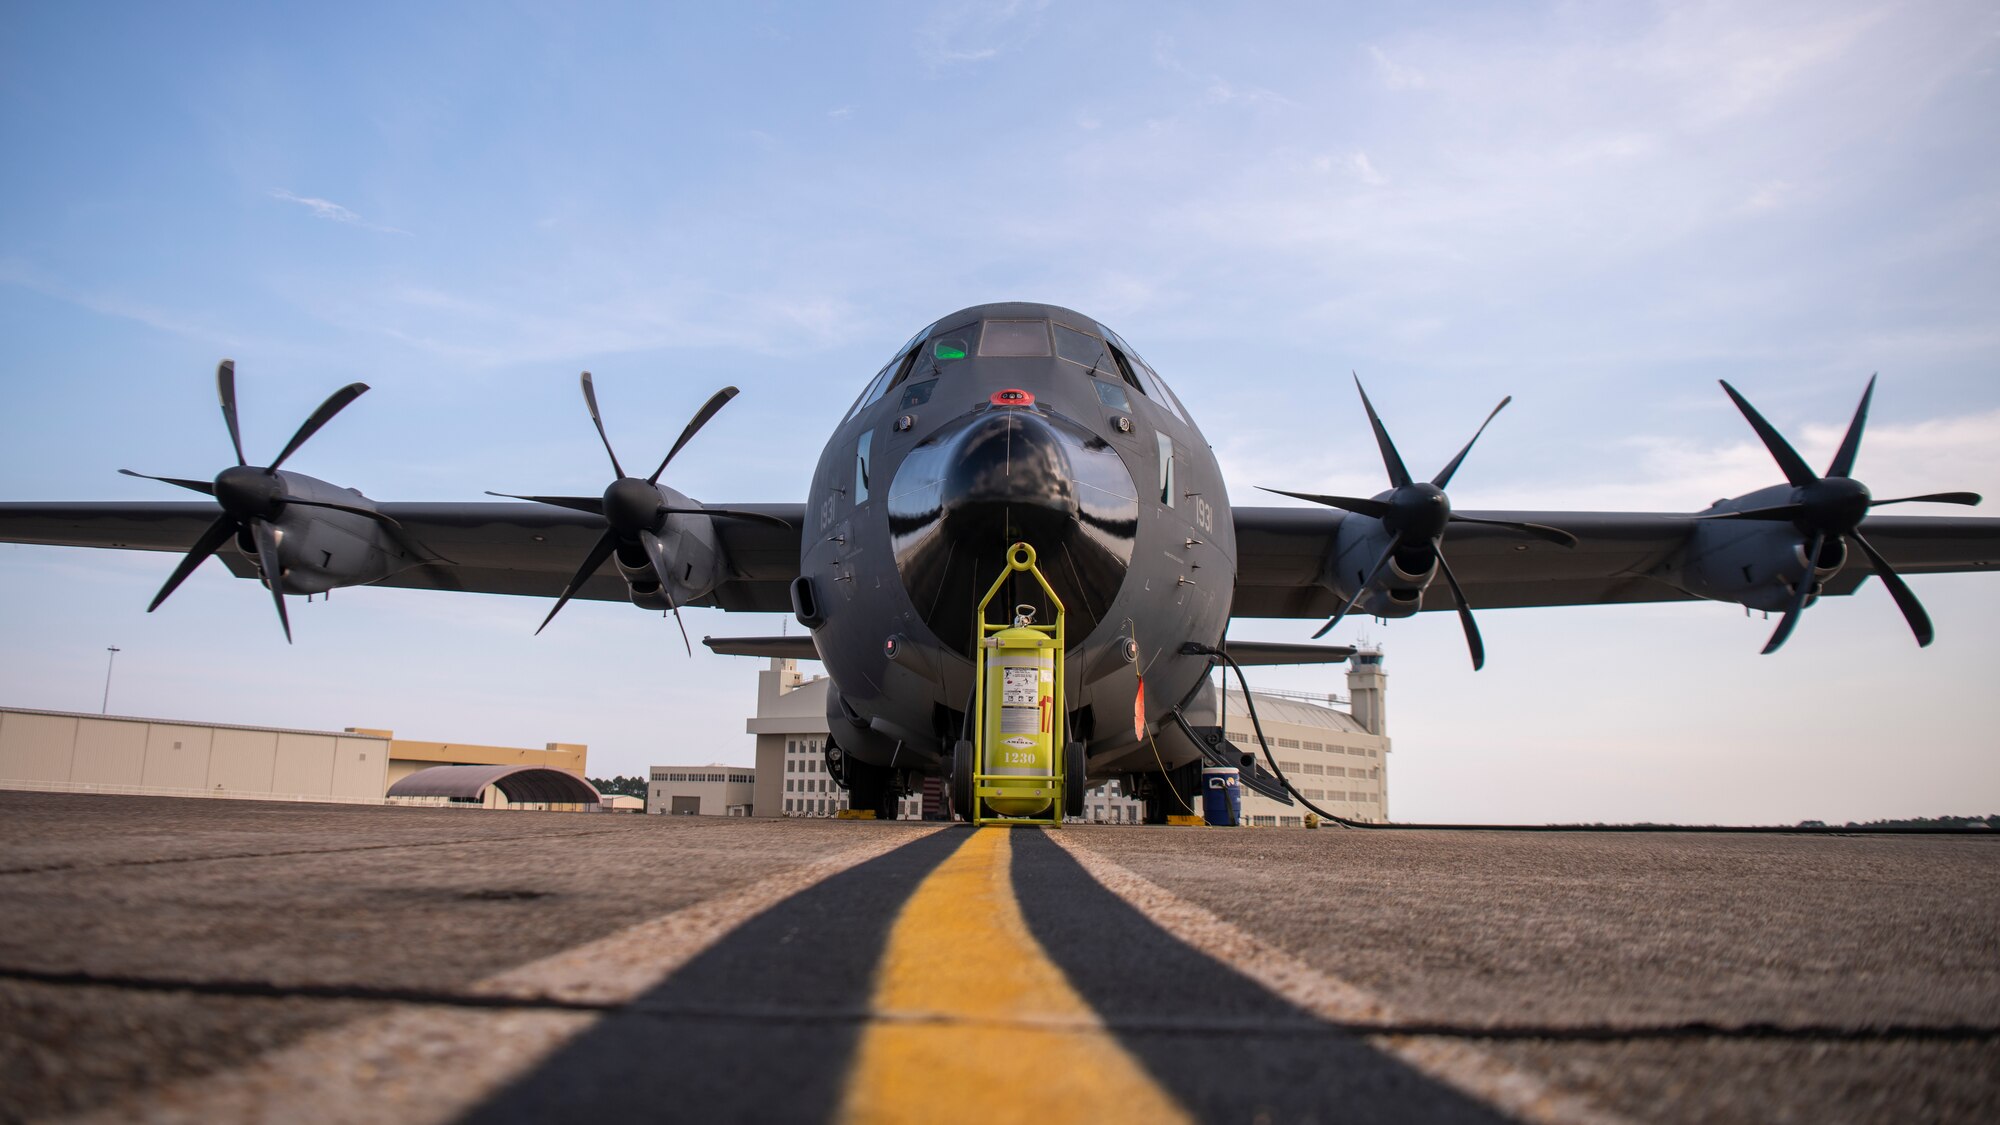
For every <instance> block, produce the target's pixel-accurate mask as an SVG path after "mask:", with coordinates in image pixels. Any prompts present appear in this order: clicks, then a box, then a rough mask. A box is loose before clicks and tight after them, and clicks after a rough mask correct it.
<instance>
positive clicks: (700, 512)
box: [660, 508, 792, 529]
mask: <svg viewBox="0 0 2000 1125" xmlns="http://www.w3.org/2000/svg"><path fill="white" fill-rule="evenodd" d="M660 511H661V512H663V513H665V514H667V515H670V516H722V517H725V518H728V519H732V520H756V521H757V522H758V523H768V524H775V525H777V526H779V527H783V528H788V529H789V528H790V527H791V526H792V525H791V523H790V522H789V521H787V520H782V519H779V518H778V517H777V516H773V515H767V514H765V513H763V512H745V511H741V510H739V509H736V508H661V509H660Z"/></svg>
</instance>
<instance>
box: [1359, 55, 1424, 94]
mask: <svg viewBox="0 0 2000 1125" xmlns="http://www.w3.org/2000/svg"><path fill="white" fill-rule="evenodd" d="M1368 57H1369V59H1370V60H1372V61H1373V62H1374V63H1375V74H1376V77H1378V78H1380V79H1381V80H1382V85H1384V86H1387V87H1388V88H1389V89H1391V90H1421V89H1423V88H1424V87H1425V86H1428V85H1430V83H1429V81H1427V80H1426V79H1425V78H1424V74H1423V71H1420V70H1417V69H1416V68H1415V67H1409V66H1404V65H1403V64H1402V63H1399V62H1397V61H1396V60H1395V59H1392V58H1390V57H1389V55H1388V52H1386V51H1384V50H1382V48H1380V47H1377V46H1372V45H1371V46H1370V47H1369V48H1368Z"/></svg>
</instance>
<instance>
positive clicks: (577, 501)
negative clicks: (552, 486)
mask: <svg viewBox="0 0 2000 1125" xmlns="http://www.w3.org/2000/svg"><path fill="white" fill-rule="evenodd" d="M486 495H488V496H500V497H504V498H506V499H508V500H526V501H528V502H529V503H532V504H550V505H553V506H555V507H558V508H568V509H569V510H570V511H573V512H588V513H590V514H591V515H593V516H601V515H603V514H604V498H603V497H602V496H516V495H514V494H513V493H511V492H494V491H493V490H491V489H488V490H487V492H486Z"/></svg>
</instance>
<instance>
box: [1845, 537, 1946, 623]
mask: <svg viewBox="0 0 2000 1125" xmlns="http://www.w3.org/2000/svg"><path fill="white" fill-rule="evenodd" d="M1849 538H1851V539H1853V540H1854V542H1855V544H1856V545H1857V546H1859V547H1860V548H1861V553H1862V554H1864V555H1867V556H1868V564H1869V565H1870V566H1872V567H1874V568H1875V573H1876V574H1877V575H1878V576H1879V577H1880V578H1881V579H1882V585H1884V586H1887V587H1888V588H1889V596H1891V597H1893V598H1895V599H1896V608H1897V609H1900V610H1902V611H1903V620H1905V621H1907V622H1909V623H1910V632H1912V633H1915V634H1916V635H1917V647H1918V648H1923V647H1925V646H1926V645H1929V644H1930V643H1931V641H1932V640H1933V639H1935V636H1936V635H1935V634H1934V633H1933V632H1932V631H1931V615H1930V614H1928V613H1925V612H1924V604H1923V603H1922V602H1920V601H1918V600H1917V595H1915V594H1913V593H1911V592H1910V588H1909V586H1907V585H1905V584H1904V582H1903V576H1902V575H1900V574H1897V573H1896V568H1895V567H1892V566H1890V565H1889V560H1888V559H1885V558H1883V557H1882V552H1880V551H1878V550H1876V549H1875V546H1874V544H1872V543H1870V542H1868V540H1866V539H1864V538H1862V537H1861V534H1860V533H1859V532H1856V533H1855V534H1853V535H1851V536H1849Z"/></svg>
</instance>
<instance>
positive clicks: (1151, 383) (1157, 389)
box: [1132, 356, 1188, 425]
mask: <svg viewBox="0 0 2000 1125" xmlns="http://www.w3.org/2000/svg"><path fill="white" fill-rule="evenodd" d="M1132 358H1133V360H1134V361H1135V366H1137V367H1138V369H1139V378H1140V379H1142V380H1144V381H1145V384H1146V390H1147V393H1148V394H1150V395H1151V396H1152V397H1153V398H1155V399H1158V400H1159V401H1160V403H1161V405H1163V406H1165V407H1166V408H1167V411H1168V413H1170V414H1172V415H1173V416H1174V417H1176V418H1178V419H1180V420H1181V424H1183V425H1186V424H1188V420H1187V415H1186V414H1185V413H1183V412H1182V411H1181V404H1180V401H1179V400H1178V399H1176V398H1174V392H1173V391H1171V390H1169V389H1167V381H1166V380H1165V379H1162V378H1160V376H1159V374H1158V373H1157V372H1155V371H1154V370H1153V369H1152V368H1151V367H1148V366H1147V365H1146V361H1145V360H1143V359H1139V357H1137V356H1133V357H1132Z"/></svg>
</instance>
